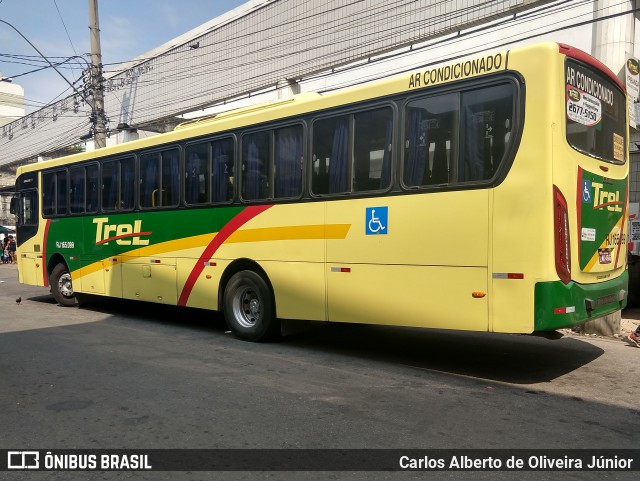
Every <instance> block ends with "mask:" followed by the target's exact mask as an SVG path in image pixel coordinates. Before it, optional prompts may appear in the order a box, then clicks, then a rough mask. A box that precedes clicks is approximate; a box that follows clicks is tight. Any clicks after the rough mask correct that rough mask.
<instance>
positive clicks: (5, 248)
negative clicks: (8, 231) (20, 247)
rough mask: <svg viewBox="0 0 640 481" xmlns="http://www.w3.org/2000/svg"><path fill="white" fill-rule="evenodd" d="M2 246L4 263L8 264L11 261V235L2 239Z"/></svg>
mask: <svg viewBox="0 0 640 481" xmlns="http://www.w3.org/2000/svg"><path fill="white" fill-rule="evenodd" d="M0 247H1V248H2V256H3V261H2V262H3V263H4V264H8V263H9V260H10V259H9V237H5V238H4V240H3V241H2V246H0Z"/></svg>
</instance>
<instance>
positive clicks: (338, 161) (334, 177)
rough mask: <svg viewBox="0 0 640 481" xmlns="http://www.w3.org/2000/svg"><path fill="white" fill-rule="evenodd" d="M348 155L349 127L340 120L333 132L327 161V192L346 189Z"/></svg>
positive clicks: (333, 192)
mask: <svg viewBox="0 0 640 481" xmlns="http://www.w3.org/2000/svg"><path fill="white" fill-rule="evenodd" d="M348 156H349V129H348V128H347V125H346V123H345V122H341V123H340V124H339V125H338V126H337V127H336V128H335V130H334V133H333V146H332V149H331V160H330V162H329V193H330V194H335V193H338V192H346V191H347V161H348Z"/></svg>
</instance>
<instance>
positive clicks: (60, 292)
mask: <svg viewBox="0 0 640 481" xmlns="http://www.w3.org/2000/svg"><path fill="white" fill-rule="evenodd" d="M49 285H50V286H51V293H52V294H53V297H55V299H56V301H58V304H60V305H61V306H64V307H73V306H75V305H76V294H75V292H74V291H73V284H72V283H71V273H70V272H69V269H68V268H67V266H65V265H64V264H58V265H56V266H55V267H54V268H53V271H51V276H50V277H49Z"/></svg>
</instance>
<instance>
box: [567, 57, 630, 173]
mask: <svg viewBox="0 0 640 481" xmlns="http://www.w3.org/2000/svg"><path fill="white" fill-rule="evenodd" d="M565 74H566V75H565V80H566V82H565V105H566V123H567V141H568V142H569V144H570V145H571V146H572V147H573V148H574V149H576V150H578V151H580V152H582V153H584V154H587V155H589V156H591V157H595V158H597V159H600V160H604V161H605V162H611V163H615V164H621V163H624V162H625V159H626V148H627V147H626V146H627V126H626V113H627V111H626V108H627V107H626V102H625V96H624V94H623V93H622V92H621V91H620V89H619V88H618V87H617V86H616V84H615V83H614V82H612V81H611V80H610V79H609V78H608V77H606V76H605V75H602V74H601V73H599V72H597V71H596V70H594V69H592V68H589V67H587V66H586V65H585V64H583V63H581V62H577V61H575V60H572V59H567V60H566V64H565Z"/></svg>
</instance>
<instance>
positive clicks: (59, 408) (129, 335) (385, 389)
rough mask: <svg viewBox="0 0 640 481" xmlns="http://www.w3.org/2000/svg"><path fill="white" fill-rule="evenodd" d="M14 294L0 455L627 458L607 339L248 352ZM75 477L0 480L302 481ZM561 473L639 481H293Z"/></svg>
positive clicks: (406, 336)
mask: <svg viewBox="0 0 640 481" xmlns="http://www.w3.org/2000/svg"><path fill="white" fill-rule="evenodd" d="M16 278H17V272H16V269H15V266H7V265H0V312H2V317H1V318H0V449H35V448H38V449H64V448H68V449H91V448H100V449H107V448H109V449H112V448H123V449H152V448H207V449H208V448H212V449H214V448H241V449H247V448H340V449H352V448H396V449H410V448H414V449H432V448H465V449H466V448H483V449H484V448H496V449H497V448H500V449H502V448H504V449H520V448H521V449H538V448H540V449H542V448H544V449H547V448H549V449H553V448H559V449H568V448H580V449H582V448H599V449H600V448H602V449H614V450H617V449H625V448H626V449H629V448H635V449H637V448H640V429H639V428H640V409H639V403H640V396H639V394H640V349H634V348H631V347H629V346H627V345H626V344H625V343H624V342H622V341H620V340H615V339H599V338H593V339H592V338H583V337H569V338H567V337H565V338H563V339H560V340H553V341H552V340H547V339H542V338H537V337H531V336H512V335H494V334H481V333H462V332H446V331H427V330H416V329H398V328H395V329H394V328H387V327H376V326H357V325H353V326H350V325H318V326H314V327H312V328H310V329H307V330H304V331H302V332H299V333H297V334H293V335H291V336H288V337H287V338H285V339H284V340H283V341H281V342H277V343H267V344H252V343H246V342H242V341H238V340H237V339H235V338H234V337H233V336H232V335H231V334H229V333H228V332H227V329H226V326H225V325H224V322H223V321H221V320H220V319H219V318H218V317H217V316H215V315H213V314H211V313H208V312H204V311H194V310H187V309H178V308H168V307H166V306H157V305H150V304H140V303H133V302H124V301H116V300H94V301H93V302H91V303H89V304H88V305H87V306H83V307H80V308H62V307H58V306H57V305H56V304H55V302H54V300H53V297H52V296H51V295H50V294H49V293H48V290H47V289H44V288H36V287H32V286H23V285H20V284H18V283H17V279H16ZM17 297H21V303H20V304H17V303H16V302H15V300H16V298H17ZM8 474H11V477H9V476H8ZM79 474H80V473H28V474H24V475H17V474H14V473H7V472H5V473H2V472H0V479H29V480H31V479H35V480H40V479H42V480H44V479H47V480H49V479H56V480H58V479H89V480H93V479H96V480H97V479H136V480H137V479H149V480H157V479H189V480H199V479H300V478H301V477H302V475H301V474H302V473H282V472H240V473H237V472H236V473H229V472H226V473H198V472H193V473H188V472H187V473H183V472H173V473H159V472H153V473H132V472H118V473H115V472H112V473H83V474H82V476H79ZM560 474H561V475H562V479H563V480H572V479H634V478H635V476H633V473H607V472H599V473H584V472H569V473H553V472H528V473H504V472H471V473H469V472H467V473H460V472H439V473H424V472H423V473H416V472H413V473H408V472H403V473H397V472H396V473H393V472H387V473H382V472H376V473H371V472H369V473H367V472H351V473H344V472H338V473H336V472H329V473H327V472H323V473H317V472H316V473H304V478H305V479H307V480H311V479H358V480H359V479H363V480H364V479H558V476H559V475H560ZM635 474H636V475H637V473H635Z"/></svg>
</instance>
